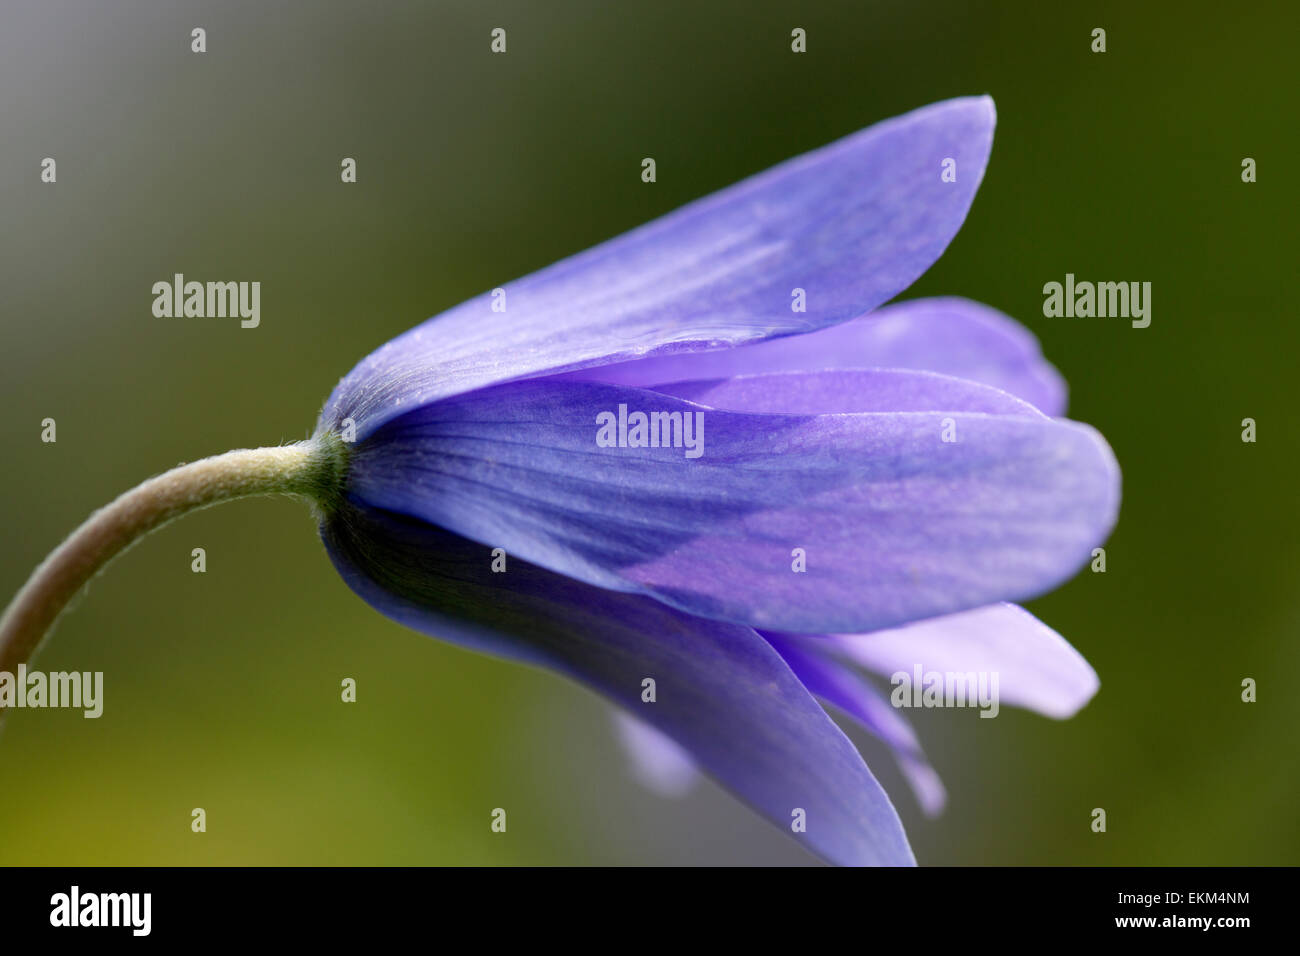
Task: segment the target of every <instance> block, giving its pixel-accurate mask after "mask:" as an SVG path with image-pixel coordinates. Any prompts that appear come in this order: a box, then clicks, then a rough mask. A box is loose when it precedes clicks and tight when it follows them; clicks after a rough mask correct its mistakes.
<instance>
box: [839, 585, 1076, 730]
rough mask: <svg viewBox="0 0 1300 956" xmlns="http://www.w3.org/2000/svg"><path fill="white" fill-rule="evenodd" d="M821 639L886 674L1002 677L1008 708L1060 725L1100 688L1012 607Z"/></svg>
mask: <svg viewBox="0 0 1300 956" xmlns="http://www.w3.org/2000/svg"><path fill="white" fill-rule="evenodd" d="M817 639H818V638H813V640H817ZM823 639H824V640H828V641H829V642H830V643H831V645H832V646H834V647H835V648H836V649H837V650H839V651H841V652H842V653H844V654H845V655H846V656H848V657H849V658H850V659H852V660H853V661H855V662H856V663H858V664H860V665H862V666H863V667H865V668H867V669H868V670H872V671H875V672H876V673H879V674H883V675H885V676H889V675H891V674H893V673H895V672H897V671H903V672H905V673H908V674H910V673H912V670H913V668H914V667H917V666H920V667H921V668H922V669H923V670H927V671H954V672H957V673H963V674H964V673H971V672H975V673H979V672H985V673H996V674H997V675H998V695H999V697H1000V699H1001V700H1002V702H1003V703H1007V704H1012V705H1014V706H1017V707H1024V708H1026V709H1028V710H1033V711H1037V712H1038V713H1040V714H1044V715H1045V716H1048V717H1055V718H1057V719H1060V720H1063V719H1065V718H1066V717H1073V716H1074V715H1075V714H1076V713H1078V712H1079V710H1080V708H1082V707H1083V706H1084V705H1085V704H1087V703H1088V701H1090V700H1092V698H1093V695H1094V694H1096V693H1097V689H1098V687H1100V686H1101V685H1100V682H1099V681H1098V679H1097V672H1096V671H1094V670H1093V669H1092V666H1091V665H1090V664H1089V663H1088V662H1087V661H1086V660H1084V658H1083V655H1082V654H1080V653H1079V652H1078V651H1077V650H1075V649H1074V648H1073V647H1071V646H1070V644H1069V642H1067V641H1066V640H1065V638H1063V637H1062V636H1061V635H1060V634H1058V633H1056V631H1054V630H1052V629H1051V628H1050V627H1048V626H1047V625H1046V624H1044V623H1043V622H1042V621H1040V620H1038V618H1036V617H1034V615H1032V614H1030V613H1029V612H1028V611H1026V610H1025V609H1024V608H1022V607H1017V606H1016V605H1014V604H994V605H991V606H989V607H982V608H977V609H976V610H973V611H965V612H963V613H961V614H949V615H946V616H944V617H937V618H934V619H932V620H928V621H917V622H915V623H913V624H908V625H906V626H904V627H899V628H893V629H889V630H883V631H875V632H873V633H871V634H836V635H832V636H830V637H829V638H823Z"/></svg>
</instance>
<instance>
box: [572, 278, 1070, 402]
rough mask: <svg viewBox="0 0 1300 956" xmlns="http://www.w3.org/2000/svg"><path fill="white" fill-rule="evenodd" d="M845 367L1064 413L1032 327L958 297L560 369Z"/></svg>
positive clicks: (615, 373)
mask: <svg viewBox="0 0 1300 956" xmlns="http://www.w3.org/2000/svg"><path fill="white" fill-rule="evenodd" d="M848 368H905V369H922V370H925V371H931V372H941V373H942V374H944V375H951V376H953V377H955V378H964V379H969V380H970V381H972V382H980V383H982V384H984V385H991V386H993V387H994V388H998V389H1001V390H1002V391H1004V392H1009V393H1011V394H1012V395H1015V396H1016V397H1017V398H1020V399H1023V400H1024V401H1026V402H1028V403H1029V404H1031V405H1033V406H1034V407H1035V408H1037V409H1039V410H1041V411H1042V412H1043V413H1044V414H1047V415H1051V416H1053V417H1055V416H1058V415H1063V414H1065V405H1066V385H1065V380H1064V379H1063V378H1062V377H1061V374H1060V373H1059V372H1058V371H1057V370H1056V368H1055V367H1054V366H1052V365H1051V364H1050V363H1049V362H1048V361H1047V360H1046V359H1044V358H1043V355H1042V352H1041V350H1040V349H1039V346H1038V340H1037V339H1036V338H1035V337H1034V335H1033V333H1031V332H1030V331H1029V330H1028V329H1026V328H1025V327H1024V326H1022V325H1021V324H1020V323H1018V322H1017V321H1016V320H1015V319H1013V318H1011V317H1010V316H1007V315H1004V314H1003V313H1001V312H999V311H998V310H997V309H994V308H991V307H990V306H987V305H982V304H981V303H979V302H972V301H971V300H969V299H961V298H935V299H912V300H910V301H908V302H899V303H896V304H894V305H888V306H885V307H884V308H883V309H880V310H878V311H876V312H872V313H871V314H870V315H863V316H859V317H858V318H856V319H852V320H850V321H848V322H843V323H841V324H839V325H835V326H831V327H830V328H825V329H821V330H819V331H817V332H810V333H809V334H807V335H800V336H797V337H794V338H783V339H777V340H773V341H767V342H757V343H754V344H752V345H742V346H740V347H738V348H734V349H722V350H718V351H712V352H687V353H680V354H672V355H662V356H655V357H654V358H648V359H642V360H640V361H636V362H621V363H619V364H617V365H606V366H601V367H599V368H590V369H582V370H580V371H577V372H568V373H564V375H565V377H566V378H569V379H571V380H574V381H593V382H611V383H614V384H618V385H638V386H641V387H645V388H649V387H652V386H657V385H660V384H662V383H664V382H681V381H685V380H687V379H716V378H731V377H733V376H737V375H754V374H758V373H763V372H800V371H804V372H811V371H818V370H821V369H848Z"/></svg>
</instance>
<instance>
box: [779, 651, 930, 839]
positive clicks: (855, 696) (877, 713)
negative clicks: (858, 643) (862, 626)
mask: <svg viewBox="0 0 1300 956" xmlns="http://www.w3.org/2000/svg"><path fill="white" fill-rule="evenodd" d="M760 633H762V635H763V637H764V638H766V639H767V642H768V643H769V644H771V645H772V646H773V647H774V648H776V652H777V653H778V654H780V655H781V656H782V657H783V658H784V659H785V662H786V663H787V664H789V665H790V669H791V670H792V671H794V673H795V676H796V677H798V678H799V680H800V682H801V683H802V684H803V685H804V687H806V688H808V692H809V693H810V694H812V695H813V696H814V697H818V698H820V699H821V700H823V701H825V702H826V703H828V704H830V705H831V706H833V707H836V708H838V709H839V710H842V711H844V713H846V714H848V715H849V716H850V717H852V718H853V719H854V720H856V721H857V722H858V723H859V724H861V725H862V726H863V727H865V728H866V729H867V730H868V731H870V732H871V733H872V734H874V735H875V736H876V737H879V738H880V739H881V740H883V741H884V742H885V743H886V744H888V745H889V747H890V749H891V750H893V752H894V757H895V758H896V759H897V760H898V765H899V769H900V770H902V772H903V776H904V778H906V780H907V782H908V785H909V786H910V787H911V788H912V792H913V793H914V794H915V795H916V801H917V803H919V804H920V805H921V809H922V810H923V811H925V813H926V814H927V815H928V816H935V815H937V814H938V813H940V812H941V811H942V810H943V805H944V803H945V801H946V800H947V793H946V791H945V790H944V788H943V781H942V780H940V779H939V775H938V774H937V773H935V770H934V768H933V767H932V766H930V761H929V760H928V759H927V758H926V756H925V752H924V751H922V750H921V742H920V741H919V740H918V739H917V737H916V732H915V731H914V730H912V725H911V724H909V723H908V722H907V720H906V719H905V718H904V717H903V715H902V714H900V713H899V712H898V711H897V710H895V709H894V708H893V707H892V706H891V705H890V703H889V701H887V700H886V699H885V698H884V697H883V696H881V694H880V693H879V692H878V691H877V690H876V689H875V688H874V687H872V686H871V685H870V684H868V683H867V682H866V681H865V680H863V679H862V678H861V677H860V676H859V675H858V674H856V673H854V672H853V671H852V670H851V669H850V668H848V667H846V666H845V665H844V664H843V663H841V662H840V661H839V660H837V659H836V658H835V657H834V656H833V653H832V648H830V647H829V646H828V645H827V642H826V641H825V640H824V639H822V638H816V637H812V638H809V637H803V636H802V635H796V634H773V633H769V632H767V631H762V632H760Z"/></svg>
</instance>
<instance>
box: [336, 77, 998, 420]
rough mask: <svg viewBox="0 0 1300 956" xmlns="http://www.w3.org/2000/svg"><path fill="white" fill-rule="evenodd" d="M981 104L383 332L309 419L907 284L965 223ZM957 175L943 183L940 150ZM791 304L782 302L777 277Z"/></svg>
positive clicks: (430, 397) (736, 326)
mask: <svg viewBox="0 0 1300 956" xmlns="http://www.w3.org/2000/svg"><path fill="white" fill-rule="evenodd" d="M994 119H995V117H994V110H993V101H992V100H991V99H989V98H988V97H968V98H963V99H954V100H947V101H945V102H942V103H936V104H933V105H931V106H927V107H925V108H924V109H919V110H916V111H915V112H912V113H908V114H906V115H905V116H901V117H897V118H895V119H892V120H889V121H886V122H883V123H878V124H877V125H875V126H872V127H871V128H869V129H866V130H863V131H861V132H858V133H855V134H853V135H852V136H848V137H846V138H844V139H842V140H840V141H839V142H836V143H833V144H831V145H829V146H826V147H824V148H822V149H819V150H816V151H815V152H812V153H809V154H807V155H805V156H801V157H797V158H795V159H792V160H790V161H788V162H785V163H782V164H780V165H779V166H776V167H774V168H772V169H770V170H768V171H766V172H764V173H761V174H759V175H757V176H754V177H752V178H750V179H747V180H745V181H743V182H741V183H738V184H736V185H734V186H731V187H729V188H727V189H724V190H722V191H720V192H717V193H714V194H713V195H711V196H708V197H705V198H704V199H701V200H699V201H697V202H694V203H691V204H690V205H688V206H685V207H683V208H681V209H679V210H677V211H675V212H673V213H670V214H669V215H667V216H665V217H663V218H661V219H659V220H656V221H655V222H652V223H649V224H647V225H645V226H642V227H641V228H639V229H635V230H633V231H632V232H630V233H627V234H626V235H623V236H620V237H618V238H616V239H613V240H610V241H609V242H606V243H604V244H602V245H599V246H596V247H595V248H593V249H590V250H588V251H586V252H583V253H580V254H578V255H576V256H573V257H572V258H569V259H566V260H564V261H562V262H559V263H556V264H555V265H552V266H549V267H548V268H546V269H543V270H541V271H540V272H536V273H534V274H532V275H531V276H528V277H526V278H523V279H519V280H517V281H515V282H512V283H508V284H507V285H505V286H504V291H505V296H506V299H505V311H494V309H493V304H494V298H493V296H492V294H491V293H486V294H484V295H481V296H478V297H477V298H474V299H471V300H469V301H468V302H465V303H463V304H461V305H458V306H456V307H455V308H453V309H451V310H449V311H447V312H444V313H443V314H442V315H440V316H437V317H435V318H433V319H431V320H429V321H427V322H425V323H423V324H422V325H419V326H417V327H416V328H414V329H412V330H411V331H409V332H407V333H405V334H404V335H401V336H399V337H398V338H396V339H394V340H392V341H391V342H389V343H388V344H387V345H384V346H383V347H382V348H380V349H379V350H378V351H376V352H374V353H372V354H371V355H370V356H369V357H368V358H366V359H364V360H363V361H362V362H361V363H360V364H359V365H358V366H357V367H356V368H355V369H353V370H352V371H351V372H350V373H349V374H348V375H347V377H346V378H344V379H343V381H342V382H340V383H339V385H338V387H337V388H335V390H334V393H333V395H331V396H330V399H329V401H328V402H327V403H326V406H325V409H324V410H323V411H322V413H321V418H320V421H319V423H318V431H319V430H323V429H325V428H338V427H339V425H340V423H341V422H342V421H343V420H344V419H346V418H351V419H353V421H354V422H355V425H356V429H357V436H358V437H359V438H365V437H366V436H367V435H368V434H370V432H372V431H373V430H374V429H376V428H378V427H379V426H380V425H382V424H384V423H385V422H386V421H389V420H390V419H392V418H395V417H397V416H398V415H400V414H402V413H403V412H405V411H407V410H408V409H410V408H411V407H412V406H415V405H419V404H422V403H425V402H431V401H435V400H437V399H439V398H444V397H447V396H451V395H456V394H460V393H463V392H467V391H470V390H472V389H475V388H480V387H483V386H485V385H491V384H494V383H498V382H504V381H507V380H510V379H516V378H521V377H526V376H533V375H537V374H540V373H545V372H556V371H563V370H566V369H576V368H582V367H586V366H591V365H600V364H605V363H608V362H616V361H624V360H628V359H632V358H637V357H641V356H646V355H653V354H656V353H660V352H665V351H687V350H693V349H701V348H716V347H724V346H728V345H735V344H737V343H741V342H750V341H755V340H758V339H763V338H768V337H772V336H779V335H789V334H792V333H800V332H808V331H812V330H814V329H819V328H822V327H824V326H827V325H832V324H834V323H837V322H842V321H844V320H845V319H848V318H851V317H852V316H855V315H859V314H861V313H863V312H868V311H870V310H871V309H874V308H875V307H876V306H878V305H880V304H881V303H883V302H886V301H888V300H889V299H891V298H893V297H894V296H895V295H897V294H898V293H899V292H901V291H902V290H904V289H906V288H907V287H908V286H909V285H911V284H912V282H914V281H915V280H916V279H917V278H918V277H919V276H920V275H921V274H922V273H923V272H925V270H926V269H928V268H929V267H930V265H931V263H933V262H934V261H935V260H936V259H937V258H938V257H939V256H940V255H941V254H942V253H943V251H944V249H945V248H947V246H948V243H949V242H950V241H951V240H952V238H953V236H954V235H956V233H957V230H958V229H959V228H960V227H961V224H962V222H963V221H964V220H965V218H966V213H967V211H968V210H969V208H970V204H971V202H972V200H973V199H974V197H975V192H976V190H977V189H978V188H979V184H980V180H981V179H982V178H983V175H984V167H985V165H986V163H987V161H988V156H989V151H990V149H991V148H992V142H993V125H994ZM947 158H952V159H955V160H956V161H957V169H958V181H957V182H955V183H953V182H942V181H941V179H940V171H941V164H942V162H943V160H944V159H947ZM796 288H799V289H803V290H804V291H805V293H806V311H804V312H795V311H793V309H792V302H793V299H792V294H793V290H794V289H796Z"/></svg>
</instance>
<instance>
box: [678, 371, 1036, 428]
mask: <svg viewBox="0 0 1300 956" xmlns="http://www.w3.org/2000/svg"><path fill="white" fill-rule="evenodd" d="M653 391H655V392H658V393H659V394H661V395H675V396H676V397H678V398H684V399H687V400H688V401H691V402H695V403H696V404H697V405H707V406H708V407H710V408H720V409H724V410H725V411H729V412H776V413H786V414H791V415H821V414H829V413H834V412H983V413H985V414H988V415H1021V416H1028V417H1030V418H1043V417H1044V415H1043V413H1042V412H1040V411H1039V410H1038V409H1036V408H1034V406H1032V405H1030V404H1029V403H1028V402H1023V401H1021V400H1020V399H1018V398H1016V397H1015V396H1014V395H1010V394H1008V393H1007V392H1003V391H1000V390H998V389H996V388H991V387H990V386H987V385H980V384H978V383H976V382H971V381H967V380H966V379H961V378H952V377H951V376H948V375H939V374H937V373H935V372H916V371H909V370H906V369H888V368H875V369H829V370H823V371H820V372H770V373H766V374H762V375H740V376H737V377H736V378H725V379H712V380H708V381H702V382H701V381H690V382H671V383H669V384H666V385H656V386H655V387H654V389H653Z"/></svg>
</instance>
